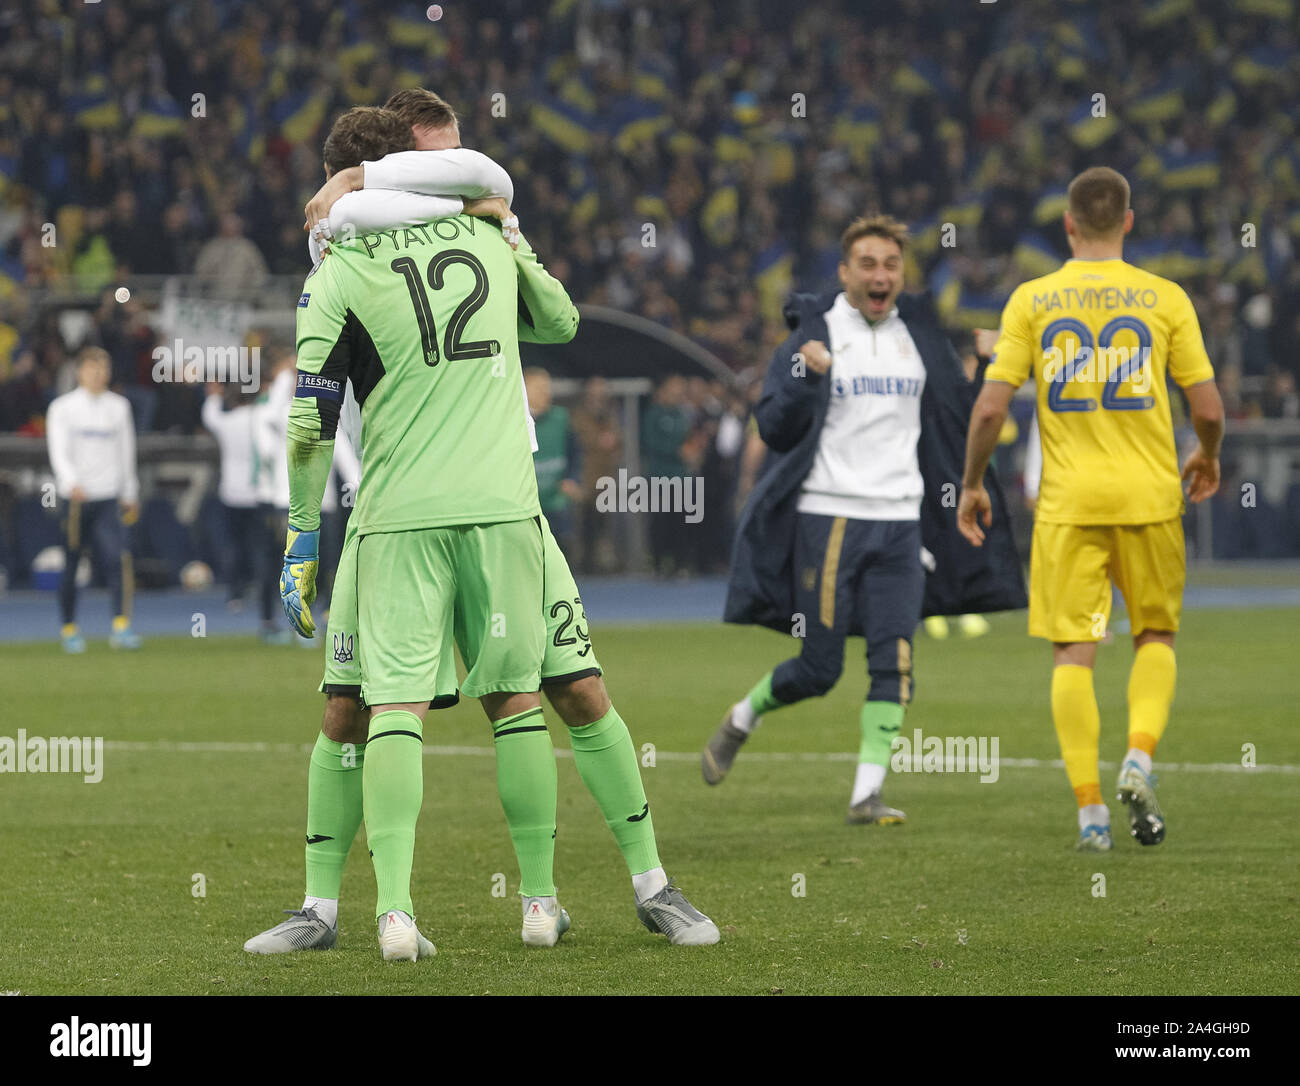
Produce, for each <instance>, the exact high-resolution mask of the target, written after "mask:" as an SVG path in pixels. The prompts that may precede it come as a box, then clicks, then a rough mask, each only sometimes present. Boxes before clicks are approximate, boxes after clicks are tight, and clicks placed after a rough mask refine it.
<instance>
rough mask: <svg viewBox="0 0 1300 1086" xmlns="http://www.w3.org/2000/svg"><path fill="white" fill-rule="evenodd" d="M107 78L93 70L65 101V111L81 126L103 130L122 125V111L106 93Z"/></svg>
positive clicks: (107, 88)
mask: <svg viewBox="0 0 1300 1086" xmlns="http://www.w3.org/2000/svg"><path fill="white" fill-rule="evenodd" d="M108 90H109V87H108V78H107V76H105V75H104V73H102V72H93V73H91V74H90V75H88V76H87V77H86V78H85V79H84V80H82V83H81V86H80V88H78V91H77V93H76V94H74V95H72V96H70V97H69V98H68V101H67V107H66V108H67V112H68V113H70V114H72V116H73V119H75V120H76V122H77V124H79V125H80V126H81V127H82V128H89V129H93V130H94V131H97V132H99V131H104V130H106V129H111V128H119V127H121V125H122V111H121V109H120V108H118V104H117V102H115V101H114V100H113V99H112V98H110V97H109V95H108Z"/></svg>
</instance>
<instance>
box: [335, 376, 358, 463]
mask: <svg viewBox="0 0 1300 1086" xmlns="http://www.w3.org/2000/svg"><path fill="white" fill-rule="evenodd" d="M335 432H336V433H340V434H346V435H347V439H348V444H349V445H351V447H352V454H353V455H354V456H355V457H356V458H357V480H358V481H360V479H361V458H362V457H363V456H365V448H364V447H363V446H362V444H361V408H360V407H359V406H358V405H357V398H356V397H355V396H354V395H353V394H352V382H351V381H348V382H347V383H346V384H345V385H344V386H343V406H342V407H340V408H339V426H338V430H337V431H335Z"/></svg>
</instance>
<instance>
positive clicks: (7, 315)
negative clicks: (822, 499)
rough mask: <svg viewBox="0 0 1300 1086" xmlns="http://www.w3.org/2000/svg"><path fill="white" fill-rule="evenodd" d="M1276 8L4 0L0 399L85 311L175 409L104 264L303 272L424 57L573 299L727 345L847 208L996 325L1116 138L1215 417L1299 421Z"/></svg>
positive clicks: (1295, 50) (1138, 244)
mask: <svg viewBox="0 0 1300 1086" xmlns="http://www.w3.org/2000/svg"><path fill="white" fill-rule="evenodd" d="M1296 7H1297V6H1296V4H1295V2H1294V0H1234V2H1233V3H1227V2H1222V3H1213V4H1205V3H1197V2H1194V0H1142V2H1120V0H1115V2H1103V3H1087V4H1085V3H1081V2H1065V3H1062V2H1049V0H1026V2H1024V3H1017V4H997V5H975V4H970V5H947V4H938V3H932V2H925V0H900V2H898V3H896V4H890V5H873V6H872V7H871V8H870V10H869V11H868V10H866V9H864V7H863V6H862V5H861V4H859V3H857V2H856V0H821V2H819V3H816V4H809V5H789V4H786V3H778V2H776V0H717V2H715V3H710V4H698V3H695V2H693V0H655V2H648V0H647V2H642V3H637V2H635V0H553V2H551V3H549V4H537V3H528V2H524V0H488V2H476V3H474V4H473V5H461V4H455V3H453V4H446V5H443V9H442V10H443V12H444V14H443V15H442V16H441V18H440V19H439V20H437V21H431V20H430V19H429V17H428V15H427V14H426V11H425V9H424V8H423V7H422V6H420V5H416V4H412V5H406V6H398V5H394V4H389V3H380V2H376V0H349V2H347V3H341V4H339V3H334V2H332V0H299V2H296V3H290V2H289V0H262V2H259V3H256V4H253V3H238V2H220V0H179V2H168V3H163V2H162V0H138V2H135V3H132V4H130V5H123V4H102V5H77V6H76V8H75V13H70V11H71V9H66V8H65V7H64V6H62V5H60V4H59V3H57V0H15V2H14V3H11V4H9V5H7V6H6V10H5V11H4V13H3V14H2V15H0V26H3V28H4V32H5V33H4V44H3V45H0V431H20V432H27V433H37V434H38V433H40V432H41V426H42V422H41V419H42V415H43V413H44V410H45V407H46V405H47V404H48V402H49V400H50V399H51V398H52V397H53V396H54V395H55V394H56V392H58V391H62V390H63V389H65V388H66V387H68V385H69V384H70V380H71V367H70V364H69V360H70V358H71V355H72V352H74V351H75V349H76V348H77V347H79V346H80V345H81V342H80V341H84V340H91V341H98V342H100V343H102V344H103V345H104V346H105V347H106V348H107V349H108V351H109V353H110V355H111V357H112V359H113V378H112V379H113V387H114V388H115V389H117V390H119V391H121V392H123V393H124V394H125V395H127V396H128V398H129V399H131V400H132V403H133V405H135V407H136V412H135V414H136V425H137V427H139V428H141V429H154V430H160V431H171V432H179V433H188V432H199V430H200V425H201V424H200V420H199V409H200V405H201V400H202V390H201V388H199V387H195V388H193V389H189V390H187V389H184V388H180V389H170V390H158V389H155V388H152V387H151V381H150V371H149V360H150V351H151V349H152V347H153V345H154V343H155V341H156V340H157V339H158V338H159V337H158V333H157V332H155V330H154V329H152V328H151V327H150V324H149V322H148V318H147V314H146V312H145V311H144V310H142V308H141V307H140V306H139V305H138V304H133V303H126V304H121V303H119V302H117V301H115V300H114V295H113V288H114V287H115V286H116V285H118V284H121V283H123V282H130V281H131V280H132V278H133V277H138V276H142V275H160V274H173V273H175V274H188V275H193V276H196V277H198V279H199V280H200V281H202V282H203V283H204V284H206V288H207V289H208V290H209V292H211V293H213V294H215V295H217V296H236V297H247V298H254V297H260V298H261V300H262V303H263V304H266V290H265V287H266V284H268V283H271V284H274V283H278V282H280V280H277V279H274V278H268V277H275V276H284V277H287V278H286V280H285V281H286V282H288V281H289V280H290V279H296V278H297V277H298V276H300V275H301V274H302V272H303V269H304V260H305V244H304V235H303V233H302V229H301V227H302V207H303V205H304V203H305V202H306V200H307V198H308V197H309V196H310V195H311V193H312V192H313V191H314V190H315V189H316V187H317V186H318V184H319V183H320V181H321V162H320V159H321V153H320V144H321V140H322V136H323V133H324V131H325V129H326V127H327V126H328V124H329V122H330V121H331V120H332V118H333V117H334V116H335V115H337V114H338V113H339V112H341V111H342V110H344V109H345V108H347V107H348V106H350V105H353V104H356V103H380V102H383V101H384V100H385V99H386V98H387V96H388V95H389V94H390V93H391V92H392V91H394V90H396V89H398V88H400V87H404V86H414V85H423V86H427V87H431V88H433V89H435V90H437V91H438V92H439V93H440V94H442V95H443V96H444V97H445V98H446V99H447V100H448V101H450V102H451V103H452V104H453V105H454V106H455V107H456V108H457V109H458V110H459V112H460V114H461V131H462V136H463V139H464V142H465V144H466V145H467V146H472V147H476V148H478V149H480V150H482V151H484V152H485V153H487V154H488V155H490V156H492V157H493V158H495V159H497V160H498V161H499V162H501V163H502V164H503V165H505V166H506V167H507V168H508V169H509V171H510V173H511V174H512V176H513V178H514V181H515V201H514V206H515V209H516V210H517V212H518V213H519V215H520V216H521V219H522V223H523V227H524V230H525V231H526V232H527V234H528V237H529V239H530V241H531V242H532V244H533V245H534V247H535V248H536V249H537V250H538V252H539V253H540V254H542V257H543V259H544V260H546V262H547V264H548V267H549V268H550V269H551V270H552V271H553V272H554V273H555V274H556V275H557V276H558V277H559V278H560V279H561V280H562V281H564V282H565V283H566V285H567V286H568V287H569V289H570V292H571V294H572V296H573V297H574V299H575V300H576V301H579V302H591V303H601V304H605V305H609V306H613V307H617V308H620V309H624V310H628V311H633V312H636V313H639V314H642V315H643V316H645V317H648V318H650V319H652V320H655V321H658V322H661V323H662V324H664V325H665V326H667V327H670V328H672V329H674V330H676V331H679V332H682V333H684V334H686V335H688V336H691V337H692V338H694V339H695V340H697V341H698V342H700V343H702V344H704V345H706V346H707V347H708V348H710V349H711V350H712V351H713V352H715V353H716V354H717V355H718V356H719V357H721V358H722V359H723V360H724V361H725V362H726V363H727V364H728V365H730V366H731V367H733V368H734V369H735V370H737V371H750V370H752V371H753V372H755V373H757V372H759V370H760V368H761V367H762V366H763V365H765V363H766V361H767V358H768V357H769V355H770V351H771V348H772V346H773V345H774V344H775V343H777V342H779V341H780V339H781V338H783V333H784V326H783V322H782V319H781V312H780V310H781V304H782V301H783V299H784V297H785V296H786V295H787V293H788V291H789V290H790V289H791V288H792V287H800V288H803V289H824V288H827V287H829V286H832V285H833V284H834V282H835V279H834V276H835V266H836V262H837V261H838V258H839V247H838V239H839V235H840V231H841V230H842V229H843V227H844V225H845V224H846V223H847V222H848V220H849V219H851V218H852V217H853V216H854V215H855V214H858V213H860V212H861V211H862V210H864V209H866V208H870V207H878V208H881V209H883V210H886V211H888V212H890V213H892V214H894V215H895V216H898V217H899V218H901V219H903V220H905V221H907V222H908V223H909V225H910V227H911V230H912V236H913V245H912V248H911V250H910V252H909V278H910V282H911V284H912V286H913V287H919V286H922V285H925V286H928V287H930V288H931V289H933V290H934V291H935V292H936V296H937V298H938V301H939V305H940V312H941V314H942V315H943V317H944V318H945V320H946V321H947V323H948V324H949V326H950V328H951V329H952V331H953V332H954V334H955V335H956V334H959V333H960V332H961V331H963V330H969V329H971V328H973V327H976V326H995V325H996V322H997V319H998V313H999V311H1000V308H1001V305H1002V303H1003V302H1004V301H1005V299H1006V297H1007V296H1008V294H1009V293H1010V291H1011V289H1012V288H1013V287H1014V286H1015V285H1016V284H1018V283H1019V282H1021V281H1023V280H1024V279H1026V278H1028V277H1032V276H1034V275H1037V274H1041V273H1043V272H1045V271H1047V270H1050V269H1051V268H1052V267H1055V266H1056V265H1057V264H1058V263H1059V261H1060V260H1061V259H1062V258H1063V257H1064V256H1065V255H1067V250H1066V246H1065V240H1064V234H1063V231H1062V229H1061V226H1060V214H1061V210H1062V208H1063V206H1064V186H1065V183H1066V181H1067V180H1068V179H1069V178H1070V177H1071V176H1072V175H1073V174H1074V173H1076V172H1077V171H1078V170H1079V169H1081V168H1083V167H1085V166H1087V165H1090V164H1093V163H1097V162H1104V163H1106V164H1109V165H1112V166H1114V167H1116V168H1118V169H1119V170H1121V171H1122V172H1124V173H1125V174H1126V175H1128V176H1129V177H1130V178H1131V179H1132V182H1133V189H1134V207H1135V211H1136V216H1137V224H1136V227H1135V230H1134V233H1133V235H1132V238H1131V241H1130V244H1129V248H1128V256H1129V259H1131V260H1132V261H1133V262H1135V263H1138V264H1140V265H1142V266H1145V267H1148V268H1149V269H1151V270H1152V271H1155V272H1157V273H1159V274H1163V275H1168V276H1170V277H1172V278H1175V279H1177V280H1178V281H1179V282H1181V283H1183V284H1184V285H1185V286H1186V287H1187V288H1188V290H1189V292H1190V293H1191V295H1192V297H1193V300H1194V302H1195V304H1196V307H1197V310H1198V313H1199V315H1200V319H1201V322H1202V326H1203V328H1204V331H1205V335H1206V340H1207V346H1208V348H1209V351H1210V355H1211V358H1212V359H1213V360H1214V363H1215V365H1216V367H1217V371H1218V378H1219V381H1220V383H1221V385H1222V390H1223V394H1224V398H1225V401H1226V403H1227V407H1228V412H1229V416H1230V417H1235V418H1248V417H1262V416H1275V417H1291V418H1294V417H1297V415H1298V414H1300V396H1297V392H1296V386H1297V376H1300V360H1298V358H1297V353H1296V351H1295V349H1294V344H1295V342H1296V341H1297V338H1300V270H1298V266H1297V262H1296V260H1295V253H1296V248H1297V244H1300V143H1298V142H1297V139H1296V135H1297V133H1296V130H1295V129H1296V123H1297V118H1298V117H1300V113H1298V112H1297V103H1298V102H1300V42H1298V40H1297V38H1298V26H1300V24H1298V22H1297V19H1298V15H1297V10H1296ZM431 10H432V9H431ZM648 225H649V226H653V227H654V230H653V231H652V232H648V231H647V229H646V227H647V226H648ZM651 234H652V235H653V236H652V237H651ZM648 241H652V242H653V244H649V243H648ZM292 291H296V286H294V287H293V288H292ZM292 291H286V293H285V297H284V303H285V306H286V307H288V306H289V305H290V304H291V302H292ZM78 299H79V300H80V301H81V303H82V305H83V308H85V309H86V310H87V311H88V312H89V314H90V318H91V319H90V321H89V322H88V323H86V324H84V325H83V326H81V327H82V330H81V331H79V332H78V333H77V338H78V339H79V342H68V338H67V337H68V332H67V327H68V326H67V325H66V324H65V323H64V322H61V321H60V319H59V315H60V309H61V308H63V307H66V306H67V305H68V304H69V303H70V301H75V300H78ZM61 371H63V376H61V375H60V374H61ZM61 382H62V383H61ZM672 395H676V393H673V394H672ZM692 396H693V397H694V400H693V403H694V409H693V410H692V412H691V414H692V415H693V416H694V417H698V418H701V419H705V420H706V425H712V424H716V421H717V417H718V413H716V412H715V413H714V416H715V417H714V419H713V423H708V422H707V418H708V416H709V414H710V413H709V411H706V410H702V409H703V407H704V403H705V400H706V399H707V397H706V396H705V395H704V393H702V392H701V391H700V390H698V389H696V390H695V391H694V393H692ZM660 406H662V405H660ZM652 410H653V409H652ZM692 435H694V439H695V441H696V444H698V443H699V441H698V437H699V435H698V433H697V431H696V430H694V429H692V430H688V431H687V434H686V437H684V439H683V442H684V445H683V447H684V449H685V451H686V453H688V454H689V453H690V450H691V448H692V447H693V446H692V445H691V443H690V442H689V441H687V440H686V438H689V437H692ZM579 436H580V437H581V434H580V435H579ZM589 452H590V450H589ZM728 455H729V456H730V457H731V458H732V460H733V463H732V464H731V465H730V466H729V467H728V469H727V470H728V472H730V473H731V474H732V475H733V476H734V475H736V474H738V473H739V471H740V468H739V452H738V451H737V452H730V453H728ZM688 458H689V457H688ZM676 561H677V563H678V564H681V563H682V561H683V559H682V557H681V556H680V555H678V556H677V557H676Z"/></svg>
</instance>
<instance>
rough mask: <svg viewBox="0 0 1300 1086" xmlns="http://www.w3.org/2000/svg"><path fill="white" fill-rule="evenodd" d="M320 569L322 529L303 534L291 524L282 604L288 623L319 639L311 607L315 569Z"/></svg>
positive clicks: (305, 634)
mask: <svg viewBox="0 0 1300 1086" xmlns="http://www.w3.org/2000/svg"><path fill="white" fill-rule="evenodd" d="M319 566H320V530H319V529H317V530H316V531H314V532H300V531H298V529H296V528H294V527H293V526H292V525H290V526H289V535H288V538H287V539H286V541H285V545H284V567H283V568H282V569H281V570H280V602H281V603H283V604H284V613H285V614H286V615H288V616H289V622H290V624H291V625H292V626H293V628H294V629H295V630H297V631H298V633H299V635H300V636H302V637H308V638H310V637H315V636H316V623H315V622H313V621H312V617H311V605H312V603H313V601H314V600H315V599H316V570H317V569H318V568H319Z"/></svg>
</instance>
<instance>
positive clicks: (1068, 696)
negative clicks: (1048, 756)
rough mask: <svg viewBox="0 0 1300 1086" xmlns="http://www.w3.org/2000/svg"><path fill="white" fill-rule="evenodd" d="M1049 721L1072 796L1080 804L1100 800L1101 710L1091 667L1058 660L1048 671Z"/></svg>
mask: <svg viewBox="0 0 1300 1086" xmlns="http://www.w3.org/2000/svg"><path fill="white" fill-rule="evenodd" d="M1052 723H1054V724H1055V725H1056V738H1057V739H1058V740H1059V741H1060V744H1061V757H1062V758H1064V759H1065V773H1066V776H1068V777H1069V778H1070V787H1071V788H1073V789H1074V798H1075V799H1076V800H1077V801H1078V803H1079V806H1080V807H1086V806H1087V805H1089V804H1092V803H1101V771H1100V770H1099V769H1098V767H1097V750H1098V746H1099V744H1100V742H1101V714H1100V713H1099V712H1098V711H1097V696H1096V694H1094V693H1093V689H1092V668H1090V667H1080V666H1079V665H1078V664H1061V665H1060V666H1059V667H1057V668H1056V669H1055V670H1054V671H1053V672H1052Z"/></svg>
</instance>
